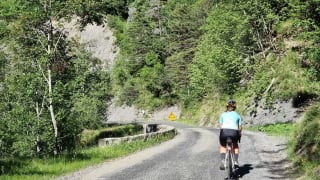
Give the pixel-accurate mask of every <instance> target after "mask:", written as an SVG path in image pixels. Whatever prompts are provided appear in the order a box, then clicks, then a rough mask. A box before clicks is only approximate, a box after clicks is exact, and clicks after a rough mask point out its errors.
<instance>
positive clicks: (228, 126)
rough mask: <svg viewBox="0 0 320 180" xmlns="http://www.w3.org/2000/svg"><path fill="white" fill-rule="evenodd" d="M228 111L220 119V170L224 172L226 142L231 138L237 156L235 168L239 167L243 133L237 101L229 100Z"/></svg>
mask: <svg viewBox="0 0 320 180" xmlns="http://www.w3.org/2000/svg"><path fill="white" fill-rule="evenodd" d="M226 107H227V110H226V111H225V112H223V113H222V114H221V115H220V118H219V128H220V136H219V140H220V155H221V165H220V170H224V159H225V155H226V141H227V137H231V139H232V142H233V145H234V150H233V151H234V154H235V164H234V165H235V167H236V168H238V167H239V161H238V157H239V146H238V141H239V142H240V137H241V131H242V125H241V124H242V118H241V116H240V115H239V113H237V112H236V111H235V110H236V101H234V100H233V99H230V100H228V102H227V103H226Z"/></svg>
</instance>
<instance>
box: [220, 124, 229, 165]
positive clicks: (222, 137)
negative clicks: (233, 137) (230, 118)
mask: <svg viewBox="0 0 320 180" xmlns="http://www.w3.org/2000/svg"><path fill="white" fill-rule="evenodd" d="M226 141H227V139H226V136H225V134H224V132H223V129H222V130H221V131H220V136H219V142H220V158H221V163H220V170H224V160H225V156H226V151H227V150H226Z"/></svg>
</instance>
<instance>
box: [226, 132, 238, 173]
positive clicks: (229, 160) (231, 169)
mask: <svg viewBox="0 0 320 180" xmlns="http://www.w3.org/2000/svg"><path fill="white" fill-rule="evenodd" d="M226 149H227V152H226V156H225V161H224V167H225V172H226V178H227V179H233V178H234V177H235V173H236V168H235V164H234V163H235V155H234V152H233V150H234V149H233V143H232V140H231V138H230V137H228V138H227V145H226Z"/></svg>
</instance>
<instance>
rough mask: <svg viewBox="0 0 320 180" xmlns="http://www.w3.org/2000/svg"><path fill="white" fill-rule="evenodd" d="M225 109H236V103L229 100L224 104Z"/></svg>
mask: <svg viewBox="0 0 320 180" xmlns="http://www.w3.org/2000/svg"><path fill="white" fill-rule="evenodd" d="M226 106H227V107H234V108H235V107H236V101H235V100H233V99H229V100H228V102H227V103H226Z"/></svg>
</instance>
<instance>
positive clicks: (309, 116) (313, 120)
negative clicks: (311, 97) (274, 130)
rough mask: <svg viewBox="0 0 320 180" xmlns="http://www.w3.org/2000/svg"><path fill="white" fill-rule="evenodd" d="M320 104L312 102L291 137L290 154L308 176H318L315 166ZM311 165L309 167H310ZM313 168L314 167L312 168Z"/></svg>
mask: <svg viewBox="0 0 320 180" xmlns="http://www.w3.org/2000/svg"><path fill="white" fill-rule="evenodd" d="M319 110H320V105H319V103H317V104H314V105H313V106H312V107H311V108H310V109H308V110H307V112H306V113H305V115H304V117H303V120H302V121H301V122H300V123H299V125H298V127H297V128H296V130H295V132H294V135H293V137H294V138H292V139H291V142H290V144H291V150H292V152H291V154H293V155H294V157H296V159H295V163H296V165H297V167H300V168H302V169H303V170H304V171H307V173H310V177H315V176H317V177H319V174H316V173H317V171H316V168H319V164H320V150H319V148H320V123H319V122H320V121H319V118H320V113H319ZM310 167H311V168H310ZM313 168H314V169H313Z"/></svg>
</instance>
